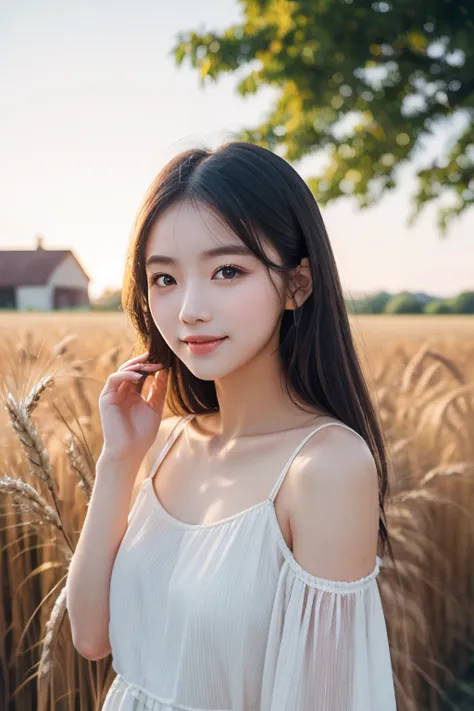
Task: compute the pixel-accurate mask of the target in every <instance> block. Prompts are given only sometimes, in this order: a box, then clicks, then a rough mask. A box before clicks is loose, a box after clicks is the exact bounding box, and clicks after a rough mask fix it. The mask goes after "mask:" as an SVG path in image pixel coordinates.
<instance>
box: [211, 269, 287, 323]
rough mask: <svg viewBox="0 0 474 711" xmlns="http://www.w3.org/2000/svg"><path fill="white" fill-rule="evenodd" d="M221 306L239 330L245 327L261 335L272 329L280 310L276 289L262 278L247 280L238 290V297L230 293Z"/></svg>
mask: <svg viewBox="0 0 474 711" xmlns="http://www.w3.org/2000/svg"><path fill="white" fill-rule="evenodd" d="M222 308H223V313H224V312H227V314H228V316H229V318H232V323H233V324H234V326H238V327H239V330H240V329H241V328H243V327H245V329H248V330H249V332H250V331H251V332H253V331H256V332H259V333H260V334H262V335H263V334H264V333H266V332H269V331H272V330H273V328H274V327H275V323H276V321H277V319H278V317H279V315H280V312H281V305H280V300H279V296H278V294H277V292H276V290H275V289H274V288H273V287H272V285H271V284H268V283H266V282H265V281H264V280H262V279H261V280H255V281H252V282H250V281H249V283H248V285H246V288H242V289H240V290H239V293H238V298H236V295H235V294H234V295H232V296H231V297H230V298H229V300H226V302H225V306H224V305H223V307H222Z"/></svg>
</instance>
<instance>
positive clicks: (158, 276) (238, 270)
mask: <svg viewBox="0 0 474 711" xmlns="http://www.w3.org/2000/svg"><path fill="white" fill-rule="evenodd" d="M223 269H232V270H233V271H235V272H238V273H239V274H244V273H245V272H244V271H243V269H240V268H239V267H236V266H235V265H234V264H224V265H223V266H222V267H219V269H216V271H215V274H217V272H220V271H222V270H223ZM162 276H171V274H166V273H163V272H162V273H160V274H154V275H153V276H152V278H151V280H150V281H151V284H152V285H155V284H156V282H157V280H158V279H159V278H160V277H162ZM171 278H173V277H171ZM221 281H234V279H221ZM156 286H158V288H159V289H165V288H166V286H169V284H167V285H166V286H159V285H158V284H156Z"/></svg>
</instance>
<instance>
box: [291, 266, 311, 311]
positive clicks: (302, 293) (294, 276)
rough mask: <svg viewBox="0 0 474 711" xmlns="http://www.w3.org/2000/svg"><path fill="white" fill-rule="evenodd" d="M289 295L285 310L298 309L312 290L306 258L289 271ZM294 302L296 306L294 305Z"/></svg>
mask: <svg viewBox="0 0 474 711" xmlns="http://www.w3.org/2000/svg"><path fill="white" fill-rule="evenodd" d="M288 288H289V291H290V294H289V295H288V296H287V298H286V303H285V309H290V310H292V309H295V308H299V307H300V306H302V305H303V304H304V302H305V301H306V299H307V298H308V297H309V295H310V294H311V292H312V290H313V280H312V277H311V269H310V266H309V259H308V257H304V258H303V259H302V260H301V263H300V264H299V265H298V266H297V267H295V268H294V269H292V270H291V272H290V278H289V287H288ZM295 302H296V304H295Z"/></svg>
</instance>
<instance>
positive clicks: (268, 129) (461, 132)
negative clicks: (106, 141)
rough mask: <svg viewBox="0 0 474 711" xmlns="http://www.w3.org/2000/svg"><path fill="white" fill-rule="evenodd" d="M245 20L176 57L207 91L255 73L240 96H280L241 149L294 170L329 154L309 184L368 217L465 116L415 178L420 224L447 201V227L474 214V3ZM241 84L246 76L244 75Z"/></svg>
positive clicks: (182, 43) (260, 1)
mask: <svg viewBox="0 0 474 711" xmlns="http://www.w3.org/2000/svg"><path fill="white" fill-rule="evenodd" d="M241 5H242V10H243V15H244V19H243V22H242V23H241V24H239V25H234V26H231V27H228V28H227V29H226V30H224V31H223V32H222V33H218V32H205V33H204V34H198V33H196V32H193V31H190V32H187V33H180V35H179V37H178V43H177V45H176V46H175V47H174V48H173V49H172V54H174V57H175V59H176V61H177V63H178V64H181V63H182V62H184V60H188V61H189V62H190V64H191V66H192V67H194V68H196V69H197V70H198V71H199V75H200V80H201V84H202V85H204V84H205V82H206V81H213V80H216V79H217V78H218V77H219V75H220V74H222V73H223V72H235V71H237V70H240V69H241V68H243V67H248V69H249V71H248V73H247V74H246V75H245V76H244V77H243V78H242V79H241V80H240V81H239V83H238V85H237V89H238V91H239V92H240V94H241V95H242V96H247V95H249V94H254V93H256V92H257V91H258V90H259V89H260V88H261V87H264V86H271V87H272V88H274V89H276V90H277V99H276V102H275V104H274V106H273V107H272V109H271V111H270V112H269V114H268V115H267V117H266V119H265V120H264V121H263V122H262V123H261V124H260V125H258V126H256V127H255V128H248V129H244V130H243V131H241V132H240V133H238V134H237V135H235V138H236V139H238V140H246V141H251V142H252V143H256V144H259V145H262V146H264V147H265V148H269V149H270V150H274V151H276V152H278V153H279V154H280V155H283V157H284V158H286V159H287V160H289V161H290V162H291V161H297V160H299V159H301V158H303V157H304V156H306V155H309V154H312V153H314V152H316V151H318V150H321V149H324V150H325V152H326V153H327V155H328V163H327V165H326V166H325V168H324V169H323V170H322V172H321V173H320V174H319V175H318V176H315V177H312V178H310V179H308V181H307V182H308V185H309V187H310V189H311V190H312V191H313V193H314V195H315V196H316V198H317V199H318V201H319V202H320V203H321V204H322V205H324V204H327V203H329V202H331V201H333V200H336V199H337V198H339V197H341V196H347V195H352V196H353V197H354V199H355V200H356V201H357V203H358V204H359V206H360V207H361V208H366V207H368V206H370V205H373V204H375V203H376V202H377V201H378V200H379V199H380V197H381V196H382V195H383V193H384V192H385V191H387V190H391V189H392V188H394V187H395V185H396V184H397V180H398V174H397V170H396V169H397V168H399V167H400V166H401V165H403V164H405V163H408V162H409V161H410V160H411V159H412V158H413V155H414V153H415V152H418V151H419V150H420V149H423V145H424V139H425V138H426V137H427V136H429V134H430V133H431V132H432V131H433V129H434V128H435V127H436V125H437V124H440V123H441V122H444V121H445V120H446V118H449V117H452V116H454V115H455V114H458V115H459V119H462V121H457V124H458V125H460V124H461V123H462V124H463V125H462V126H461V127H460V128H458V135H457V137H456V139H455V140H454V143H453V145H452V146H451V147H449V148H448V154H447V155H439V156H438V157H437V158H435V159H434V160H433V161H432V162H431V163H430V164H428V165H425V166H424V167H423V169H420V170H419V171H418V172H417V174H416V175H417V183H418V185H417V191H416V194H415V195H414V198H413V204H414V209H413V212H412V214H411V215H410V218H409V221H410V222H411V223H412V222H413V221H414V220H415V218H416V217H417V216H418V214H419V213H420V211H421V209H422V207H423V206H424V205H426V204H427V203H429V202H430V201H433V200H437V199H439V198H440V196H441V195H442V194H443V193H445V192H447V191H449V193H448V194H450V195H451V196H452V202H451V204H450V205H449V206H448V207H443V208H439V210H438V225H439V229H440V231H441V233H442V234H445V233H446V229H447V225H448V222H449V221H450V220H451V219H452V218H453V217H454V216H456V215H459V214H460V213H461V212H462V211H463V210H465V209H466V208H467V207H468V206H472V205H473V203H474V130H473V120H474V51H473V46H474V42H473V37H474V2H471V1H470V0H397V1H396V2H395V1H394V0H385V1H382V2H378V1H377V0H376V1H374V0H311V1H310V0H295V1H293V2H291V1H288V0H241ZM240 73H241V72H240Z"/></svg>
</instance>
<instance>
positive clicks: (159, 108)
mask: <svg viewBox="0 0 474 711" xmlns="http://www.w3.org/2000/svg"><path fill="white" fill-rule="evenodd" d="M240 18H241V8H240V4H239V3H238V2H237V0H199V2H196V0H176V1H175V2H166V3H165V2H163V0H161V2H160V0H154V1H152V0H134V2H133V3H131V2H129V1H128V0H127V2H125V1H124V0H113V1H112V0H99V2H97V0H95V1H93V0H81V2H75V3H73V2H72V1H71V0H69V1H67V0H66V1H64V0H62V1H61V2H59V0H50V1H47V0H21V2H18V0H0V249H10V248H15V249H27V248H34V247H35V244H36V234H42V235H43V236H44V246H45V247H46V248H49V249H68V248H71V249H73V250H74V252H75V254H76V256H77V257H78V259H79V261H80V262H81V264H82V265H83V267H84V269H85V270H86V272H87V273H88V275H89V276H90V277H91V283H90V294H91V296H96V295H98V294H100V293H101V291H102V290H103V289H104V288H105V287H120V285H121V281H122V277H123V270H124V264H125V254H126V249H127V244H128V241H129V238H130V233H131V229H132V226H133V222H134V218H135V215H136V213H137V210H138V208H139V205H140V202H141V200H142V198H143V196H144V194H145V192H146V190H147V188H148V185H149V184H150V183H151V181H152V180H153V178H154V177H155V176H156V174H157V173H158V172H159V170H160V169H161V168H162V166H163V165H164V164H165V163H166V162H167V161H168V160H169V159H170V158H171V157H172V156H174V155H175V154H176V153H178V152H180V151H182V150H184V149H186V148H189V147H192V146H199V145H205V146H207V147H210V148H214V147H216V146H218V145H219V144H220V143H222V142H224V141H225V140H228V139H230V138H232V136H231V135H230V132H233V131H236V130H238V129H240V128H243V127H253V126H256V125H257V124H258V123H259V121H261V120H263V119H264V117H265V115H266V113H267V111H269V108H270V105H271V100H272V98H273V97H274V96H275V93H274V91H273V90H270V89H268V88H266V89H265V90H263V91H261V92H259V93H258V94H257V95H255V96H252V97H251V98H249V99H243V98H242V97H240V95H238V94H237V92H236V91H235V86H236V84H237V81H238V78H239V77H240V76H242V75H243V74H244V73H245V72H243V71H242V70H241V71H240V72H239V74H238V75H227V76H225V77H223V78H221V79H220V80H219V81H218V83H217V84H212V85H209V86H207V87H205V88H200V86H199V78H198V75H197V72H196V70H192V69H191V68H189V67H188V66H183V65H182V66H181V67H178V66H176V64H175V61H174V58H172V57H171V56H170V50H171V47H172V46H173V45H174V44H175V41H176V39H177V34H178V32H179V31H184V30H191V29H193V30H196V31H202V30H213V29H215V30H219V29H223V28H225V27H227V26H228V25H230V24H232V23H235V22H238V21H239V20H240ZM441 141H442V135H441V137H440V138H436V139H435V142H434V143H433V144H432V147H431V148H432V150H433V149H434V148H435V147H436V145H439V143H440V142H441ZM429 149H430V146H427V151H428V150H429ZM426 155H429V154H428V153H427V154H426ZM319 165H320V159H317V158H316V157H315V158H312V157H311V158H310V157H308V158H305V159H304V160H303V161H302V162H301V163H299V164H294V168H295V169H296V170H298V172H299V173H300V175H302V177H303V178H305V177H309V176H311V175H312V174H314V173H315V172H316V170H317V167H318V166H319ZM412 188H413V182H412V180H411V178H410V175H409V174H408V173H407V174H406V177H405V178H404V181H403V186H402V187H400V188H399V189H398V190H397V191H396V192H392V193H390V194H389V195H387V196H385V197H384V199H383V200H382V202H381V203H379V205H378V206H377V207H376V208H372V209H370V210H368V211H364V212H360V211H358V210H357V207H356V206H355V205H354V204H353V203H352V202H351V200H350V199H349V198H344V199H343V200H340V201H338V202H336V203H333V204H332V205H331V206H327V207H321V212H322V215H323V218H324V220H325V223H326V226H327V229H328V232H329V236H330V239H331V243H332V245H333V249H334V253H335V256H336V261H337V263H338V267H339V273H340V276H341V280H342V284H343V288H344V290H345V291H346V292H347V293H352V294H356V293H358V292H360V291H363V292H372V291H375V290H378V289H385V290H387V291H399V290H402V289H408V290H411V291H427V292H429V293H434V294H438V295H440V296H450V295H453V294H455V293H458V292H459V291H461V290H463V289H473V288H474V269H473V266H472V265H473V264H474V229H473V228H474V210H471V211H470V212H467V213H465V214H464V216H463V217H462V218H461V219H460V220H458V221H456V222H454V223H453V225H452V227H451V229H450V231H449V232H448V235H447V237H446V239H442V238H441V237H440V236H439V234H438V232H437V229H436V223H435V210H434V208H433V207H429V208H426V209H425V211H424V212H423V213H422V214H421V216H420V217H419V219H418V221H417V222H415V224H414V226H413V227H412V228H408V227H407V226H406V219H407V217H408V213H409V211H410V207H409V204H410V202H409V192H410V189H412Z"/></svg>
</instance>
